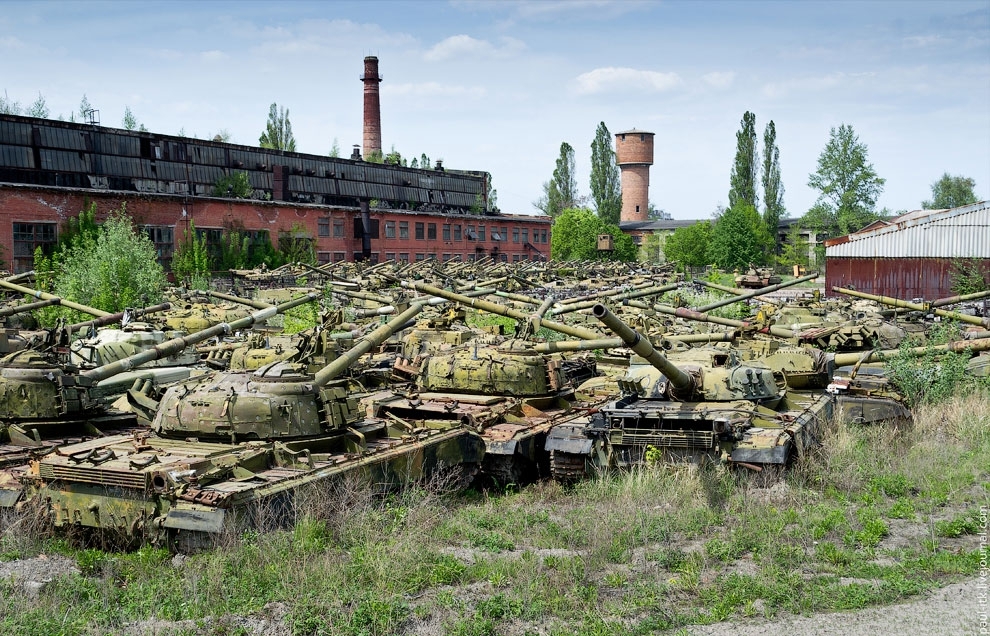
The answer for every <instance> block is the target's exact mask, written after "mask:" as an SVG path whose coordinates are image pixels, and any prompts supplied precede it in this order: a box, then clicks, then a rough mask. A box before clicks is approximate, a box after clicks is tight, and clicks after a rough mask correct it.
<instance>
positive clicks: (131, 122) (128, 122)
mask: <svg viewBox="0 0 990 636" xmlns="http://www.w3.org/2000/svg"><path fill="white" fill-rule="evenodd" d="M120 125H121V126H123V127H124V130H137V127H138V120H137V117H135V116H134V113H132V112H131V107H130V106H124V119H123V120H122V121H121V122H120Z"/></svg>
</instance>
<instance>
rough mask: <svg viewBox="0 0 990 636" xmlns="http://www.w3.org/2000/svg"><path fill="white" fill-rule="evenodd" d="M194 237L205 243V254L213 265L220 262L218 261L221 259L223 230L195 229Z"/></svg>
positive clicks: (210, 228)
mask: <svg viewBox="0 0 990 636" xmlns="http://www.w3.org/2000/svg"><path fill="white" fill-rule="evenodd" d="M196 236H197V237H198V238H200V239H202V240H203V241H204V242H205V243H206V253H207V254H208V255H209V257H210V261H211V262H214V263H218V262H220V259H222V258H223V230H222V229H220V228H212V227H198V228H196Z"/></svg>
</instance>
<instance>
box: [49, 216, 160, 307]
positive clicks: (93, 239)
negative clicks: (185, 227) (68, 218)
mask: <svg viewBox="0 0 990 636" xmlns="http://www.w3.org/2000/svg"><path fill="white" fill-rule="evenodd" d="M56 269H57V272H58V276H57V278H56V281H55V286H54V289H55V294H56V295H58V296H61V297H63V298H69V299H71V300H74V301H76V302H79V303H82V304H84V305H89V306H91V307H96V308H97V309H102V310H103V311H109V312H111V313H113V312H118V311H122V310H124V309H125V308H127V307H142V306H145V305H148V304H151V303H154V302H157V301H159V300H160V299H161V296H162V289H163V288H164V286H165V271H164V270H163V269H162V266H161V265H160V264H159V263H158V253H157V251H156V249H155V246H154V244H153V243H152V242H151V240H150V239H149V238H148V236H147V235H146V234H144V233H143V232H138V231H137V230H136V229H135V228H134V224H133V222H132V221H131V218H130V217H129V216H128V215H127V211H126V209H125V208H124V207H123V206H122V207H121V209H120V210H119V211H116V212H113V213H111V214H110V216H109V217H108V218H107V220H106V221H105V222H104V223H103V225H101V226H100V229H99V231H98V232H97V233H95V235H94V234H92V233H88V232H82V233H80V234H77V235H76V236H75V237H74V238H73V240H72V242H71V244H70V245H68V247H67V249H65V250H63V251H62V253H61V254H60V256H59V259H58V263H57V264H56Z"/></svg>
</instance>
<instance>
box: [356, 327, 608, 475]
mask: <svg viewBox="0 0 990 636" xmlns="http://www.w3.org/2000/svg"><path fill="white" fill-rule="evenodd" d="M397 366H399V365H397ZM400 369H401V370H404V371H406V372H412V373H414V374H415V384H414V386H413V387H412V388H411V389H409V390H406V391H386V392H381V393H379V394H376V395H375V396H373V397H372V401H373V404H374V409H375V412H376V413H377V414H378V415H379V416H380V417H389V418H394V419H400V420H402V421H405V422H409V423H416V424H417V425H423V424H425V423H428V422H437V421H461V422H462V423H464V424H465V425H467V426H470V427H472V428H474V429H476V430H478V431H479V432H480V434H481V437H482V438H483V439H484V440H485V460H484V464H483V465H482V472H483V474H484V475H485V476H486V477H487V478H489V479H491V480H494V481H496V482H498V483H501V484H507V483H515V484H519V483H524V482H527V481H532V480H533V479H535V478H537V477H539V476H541V475H542V476H545V475H547V474H548V471H549V455H547V454H546V453H545V452H544V448H543V442H544V440H545V439H546V435H547V432H548V431H549V430H550V428H551V427H552V426H553V425H554V424H557V423H560V422H562V421H567V420H569V419H570V418H572V417H575V416H577V415H579V414H580V413H582V412H583V409H589V408H592V407H593V406H594V403H593V402H592V401H591V400H590V399H589V398H588V397H586V396H584V395H583V394H579V393H577V392H575V391H574V388H573V387H574V386H575V385H576V384H577V383H579V382H580V381H581V380H583V379H586V378H588V377H591V376H593V375H595V362H594V358H593V357H592V356H584V357H571V358H568V359H564V358H561V357H560V356H559V355H558V356H549V355H544V354H541V353H538V352H537V351H536V350H535V349H534V346H533V343H530V342H527V341H525V340H518V339H513V340H508V341H506V342H502V343H500V344H493V343H490V344H484V343H482V342H473V343H468V344H466V345H464V346H462V347H460V348H457V349H452V350H449V351H440V352H436V353H434V354H432V355H428V356H425V357H422V358H418V359H417V360H415V361H413V363H411V364H408V366H404V367H400Z"/></svg>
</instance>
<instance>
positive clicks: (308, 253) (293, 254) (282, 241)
mask: <svg viewBox="0 0 990 636" xmlns="http://www.w3.org/2000/svg"><path fill="white" fill-rule="evenodd" d="M275 261H276V262H274V263H271V265H274V266H276V267H278V266H280V265H284V264H285V263H308V264H310V265H316V239H315V238H313V235H312V234H310V232H309V230H307V229H306V226H305V225H303V224H302V223H295V224H293V226H292V229H291V230H289V231H288V232H284V231H282V232H279V233H278V252H277V253H276V255H275Z"/></svg>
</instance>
